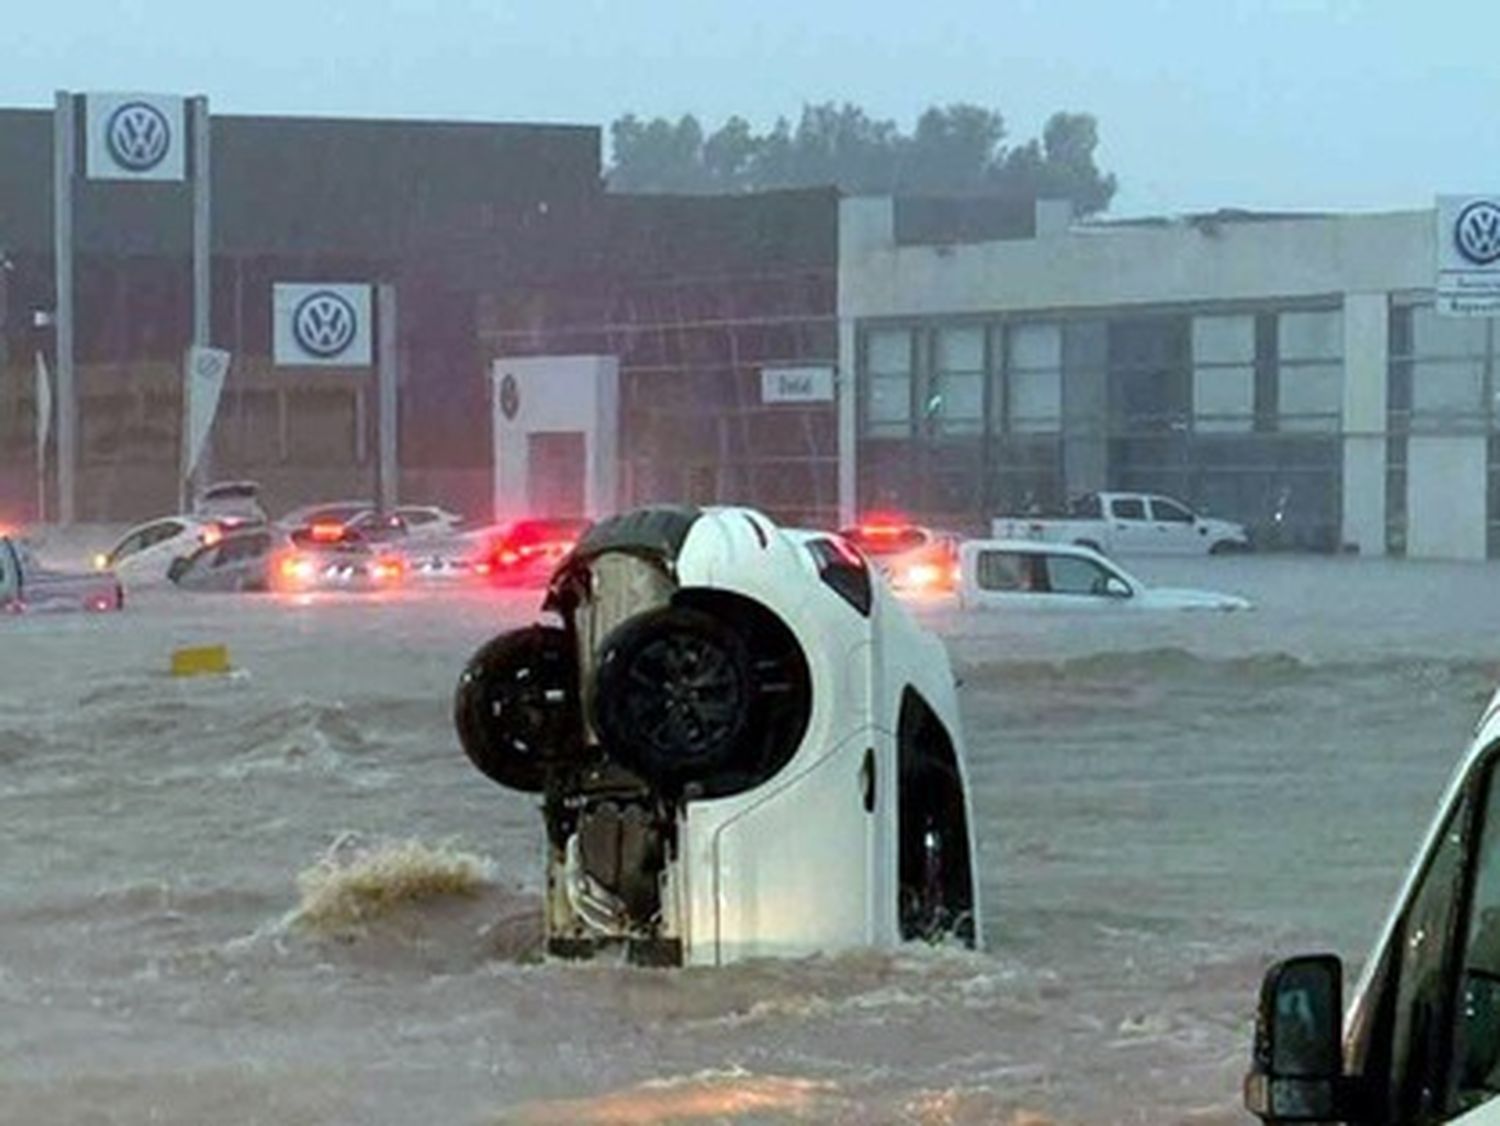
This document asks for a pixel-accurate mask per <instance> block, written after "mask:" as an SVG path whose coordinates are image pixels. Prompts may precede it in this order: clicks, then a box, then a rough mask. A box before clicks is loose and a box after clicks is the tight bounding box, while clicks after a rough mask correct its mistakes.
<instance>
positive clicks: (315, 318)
mask: <svg viewBox="0 0 1500 1126" xmlns="http://www.w3.org/2000/svg"><path fill="white" fill-rule="evenodd" d="M370 312H371V300H370V286H368V285H359V284H357V283H353V282H295V283H291V282H278V283H277V284H276V286H275V287H274V289H273V291H272V300H271V316H272V319H273V321H274V324H273V325H272V330H271V337H272V350H273V352H274V355H275V360H276V364H277V366H278V367H288V366H304V367H369V366H370V363H371V356H372V354H373V353H372V341H373V339H374V334H373V333H372V332H371V331H370V330H371V328H372V327H373V326H372V325H371V321H372V319H373V318H372V317H371V315H370Z"/></svg>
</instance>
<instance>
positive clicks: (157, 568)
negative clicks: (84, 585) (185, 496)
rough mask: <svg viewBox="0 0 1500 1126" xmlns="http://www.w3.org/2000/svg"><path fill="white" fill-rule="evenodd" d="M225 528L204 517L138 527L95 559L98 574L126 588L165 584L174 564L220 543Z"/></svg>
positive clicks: (169, 518) (174, 518)
mask: <svg viewBox="0 0 1500 1126" xmlns="http://www.w3.org/2000/svg"><path fill="white" fill-rule="evenodd" d="M223 536H224V528H223V525H221V524H220V523H219V521H218V520H216V519H212V518H209V517H205V516H193V515H182V516H164V517H162V518H160V519H157V520H148V521H146V523H144V524H137V525H136V526H135V527H134V528H131V529H130V530H129V531H128V532H126V533H125V534H124V535H123V536H121V537H120V538H119V539H118V540H116V541H115V544H114V546H113V547H111V548H110V549H109V550H108V551H105V552H102V553H100V554H99V555H96V556H94V569H95V570H96V571H109V572H112V573H113V574H114V575H115V576H116V577H117V578H119V580H120V581H121V582H122V583H124V584H125V585H126V586H137V585H147V584H152V583H162V582H165V581H166V580H167V572H168V571H170V570H171V567H172V562H173V560H175V559H177V558H178V557H179V556H184V555H191V554H192V553H193V552H195V551H197V550H198V549H199V548H200V547H203V546H204V545H207V544H214V543H218V542H219V540H220V539H222V538H223Z"/></svg>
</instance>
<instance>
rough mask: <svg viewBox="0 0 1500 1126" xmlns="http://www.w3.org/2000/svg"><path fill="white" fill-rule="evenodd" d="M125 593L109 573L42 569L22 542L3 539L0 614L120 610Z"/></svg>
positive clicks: (0, 558)
mask: <svg viewBox="0 0 1500 1126" xmlns="http://www.w3.org/2000/svg"><path fill="white" fill-rule="evenodd" d="M124 605H125V592H124V590H123V589H122V588H121V586H120V583H119V581H118V580H117V579H116V578H115V576H114V575H113V574H111V573H110V572H108V571H92V572H86V573H83V574H74V573H70V572H66V571H54V570H51V569H49V568H47V567H43V566H42V565H41V563H40V562H38V560H37V558H36V556H34V555H33V554H32V553H31V549H30V548H29V547H28V546H27V545H26V543H25V542H23V541H21V540H14V539H11V538H10V537H9V536H3V535H0V614H36V613H48V612H52V611H65V610H83V611H96V612H97V611H106V610H120V609H123V608H124Z"/></svg>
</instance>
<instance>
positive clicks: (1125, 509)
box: [1109, 497, 1146, 520]
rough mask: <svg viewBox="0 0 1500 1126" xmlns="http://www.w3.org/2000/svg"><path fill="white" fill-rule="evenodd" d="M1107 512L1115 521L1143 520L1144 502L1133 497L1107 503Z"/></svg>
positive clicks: (1144, 516)
mask: <svg viewBox="0 0 1500 1126" xmlns="http://www.w3.org/2000/svg"><path fill="white" fill-rule="evenodd" d="M1109 511H1110V513H1111V515H1113V516H1114V518H1115V519H1116V520H1144V519H1145V518H1146V502H1145V501H1143V500H1140V499H1138V498H1135V497H1130V498H1124V499H1120V500H1112V501H1110V502H1109Z"/></svg>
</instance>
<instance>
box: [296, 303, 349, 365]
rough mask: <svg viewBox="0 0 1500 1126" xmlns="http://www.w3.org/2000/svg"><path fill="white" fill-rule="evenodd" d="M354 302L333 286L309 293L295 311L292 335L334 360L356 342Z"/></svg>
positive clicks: (314, 352) (306, 349)
mask: <svg viewBox="0 0 1500 1126" xmlns="http://www.w3.org/2000/svg"><path fill="white" fill-rule="evenodd" d="M357 327H358V323H357V317H356V315H355V312H354V306H353V305H352V304H350V302H349V300H348V299H347V298H345V297H343V296H342V295H340V294H337V293H335V292H334V291H333V290H331V289H320V290H318V291H317V292H315V293H309V294H308V295H307V296H306V297H304V298H303V299H302V300H301V301H299V302H297V308H296V309H295V310H294V311H293V312H292V336H293V337H295V338H296V341H297V344H298V345H299V346H300V347H301V348H302V350H303V351H304V352H306V353H307V354H308V355H310V356H316V357H318V358H319V359H320V360H331V359H332V358H333V357H335V356H337V355H339V354H340V353H341V352H343V351H344V349H346V348H348V347H349V345H350V344H352V343H353V342H354V331H355V329H356V328H357Z"/></svg>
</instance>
